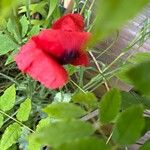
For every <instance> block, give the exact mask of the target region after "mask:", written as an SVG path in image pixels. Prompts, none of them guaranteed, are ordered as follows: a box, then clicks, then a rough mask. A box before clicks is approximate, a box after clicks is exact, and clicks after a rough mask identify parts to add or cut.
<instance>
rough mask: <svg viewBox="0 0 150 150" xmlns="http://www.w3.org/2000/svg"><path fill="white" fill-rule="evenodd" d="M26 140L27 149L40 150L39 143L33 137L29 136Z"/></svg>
mask: <svg viewBox="0 0 150 150" xmlns="http://www.w3.org/2000/svg"><path fill="white" fill-rule="evenodd" d="M28 142H29V144H28V150H41V144H39V142H37V141H36V140H35V139H34V138H32V137H29V139H28Z"/></svg>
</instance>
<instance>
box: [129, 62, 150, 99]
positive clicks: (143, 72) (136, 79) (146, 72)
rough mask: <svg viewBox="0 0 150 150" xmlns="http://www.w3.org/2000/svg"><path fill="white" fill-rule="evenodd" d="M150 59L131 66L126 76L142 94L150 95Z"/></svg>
mask: <svg viewBox="0 0 150 150" xmlns="http://www.w3.org/2000/svg"><path fill="white" fill-rule="evenodd" d="M149 68H150V61H146V62H143V63H141V64H138V65H136V66H134V67H132V68H131V69H130V70H129V71H128V72H127V76H128V78H129V79H130V80H131V82H132V83H133V85H134V86H135V87H136V88H137V89H138V90H139V91H140V92H141V93H143V94H145V95H148V96H150V69H149Z"/></svg>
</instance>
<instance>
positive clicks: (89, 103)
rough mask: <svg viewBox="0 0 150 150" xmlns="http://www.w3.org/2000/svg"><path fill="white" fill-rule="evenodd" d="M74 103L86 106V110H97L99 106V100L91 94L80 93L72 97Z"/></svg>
mask: <svg viewBox="0 0 150 150" xmlns="http://www.w3.org/2000/svg"><path fill="white" fill-rule="evenodd" d="M72 101H73V102H74V103H79V104H81V105H84V106H85V107H86V108H95V107H96V106H97V98H96V96H95V95H94V94H93V93H91V92H86V93H83V92H79V93H77V94H75V95H73V96H72Z"/></svg>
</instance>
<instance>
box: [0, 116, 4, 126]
mask: <svg viewBox="0 0 150 150" xmlns="http://www.w3.org/2000/svg"><path fill="white" fill-rule="evenodd" d="M3 121H4V117H3V115H2V114H0V128H1V127H2V125H3Z"/></svg>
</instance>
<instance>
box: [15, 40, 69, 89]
mask: <svg viewBox="0 0 150 150" xmlns="http://www.w3.org/2000/svg"><path fill="white" fill-rule="evenodd" d="M15 60H16V63H17V65H18V68H19V69H20V70H22V71H24V72H25V73H27V74H29V75H30V76H31V77H32V78H33V79H35V80H38V81H39V82H41V83H42V84H43V85H45V86H46V87H47V88H51V89H55V88H58V87H62V86H63V85H64V84H65V83H66V82H67V80H68V75H67V72H66V70H65V69H64V68H63V67H62V66H61V65H59V64H58V63H57V62H56V61H55V60H53V59H52V58H51V57H50V56H48V55H46V54H45V53H44V52H42V50H40V49H38V48H36V46H35V44H34V42H33V41H32V40H30V41H29V42H28V43H27V44H25V45H24V46H23V47H22V48H21V51H20V53H19V54H18V55H16V57H15Z"/></svg>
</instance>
